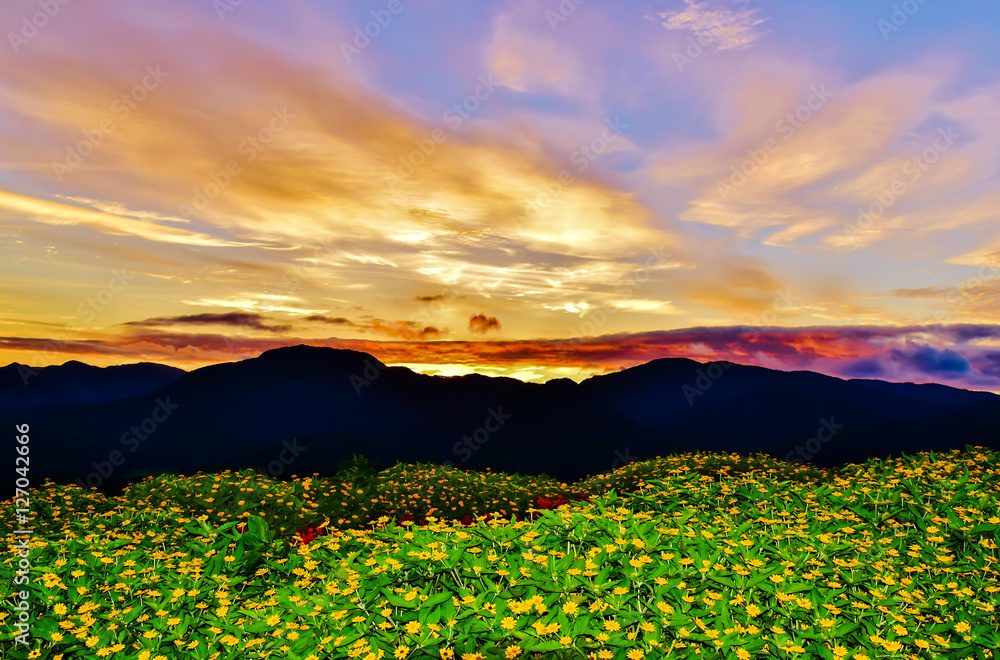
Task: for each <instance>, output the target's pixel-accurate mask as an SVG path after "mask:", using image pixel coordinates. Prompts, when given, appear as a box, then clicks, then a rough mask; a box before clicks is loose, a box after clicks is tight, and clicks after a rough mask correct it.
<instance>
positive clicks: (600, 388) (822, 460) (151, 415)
mask: <svg viewBox="0 0 1000 660" xmlns="http://www.w3.org/2000/svg"><path fill="white" fill-rule="evenodd" d="M16 366H19V365H10V366H8V367H4V368H3V369H0V374H2V376H0V392H2V393H3V404H2V406H0V419H2V420H3V421H4V423H5V424H7V425H8V428H9V426H12V425H14V424H24V423H27V424H29V425H30V434H29V435H30V438H31V439H30V444H31V479H32V484H33V485H37V484H40V483H41V481H42V479H43V478H44V477H52V478H53V479H56V480H57V481H63V482H66V481H75V480H79V482H82V483H87V484H89V485H91V486H94V487H98V488H101V489H102V490H103V489H106V488H108V487H112V488H113V487H114V485H115V484H120V483H123V482H124V481H126V480H129V479H135V478H138V477H139V476H142V475H146V474H157V473H161V472H176V473H184V474H191V473H193V472H196V471H199V470H201V471H216V470H222V469H241V468H254V469H258V470H264V471H268V472H269V473H271V474H272V475H274V476H279V477H287V476H290V475H292V474H297V475H310V474H313V473H319V474H321V475H330V474H333V471H334V468H335V466H336V465H337V464H338V463H340V462H341V461H344V460H346V459H348V458H350V457H351V456H352V455H353V454H355V453H358V454H363V455H365V456H367V457H369V458H371V459H373V460H375V461H377V462H378V463H379V464H380V465H381V466H383V467H388V466H390V465H392V464H393V463H395V462H397V461H403V462H415V461H419V462H433V463H445V462H450V463H451V464H453V465H455V466H457V467H460V468H466V469H476V470H482V469H485V468H487V467H489V468H492V469H493V470H496V471H505V472H509V473H513V472H518V473H520V474H542V473H544V474H548V475H550V476H552V477H556V478H558V479H560V480H564V481H568V482H569V481H574V480H576V479H579V478H582V477H585V476H588V475H592V474H602V473H606V472H610V471H611V470H613V469H615V468H617V467H620V466H621V465H623V464H624V463H625V462H628V461H631V460H642V459H647V458H652V457H654V456H659V455H666V454H669V453H675V452H694V451H714V452H737V453H740V454H744V455H745V454H750V453H755V452H763V453H767V454H770V455H771V456H774V457H776V458H778V459H781V460H794V461H798V462H811V463H813V464H816V465H820V466H832V465H842V464H844V463H848V462H851V463H857V462H863V461H865V460H867V459H868V458H875V457H886V456H891V455H898V454H899V453H900V452H906V453H908V454H912V453H916V452H919V451H927V450H934V451H945V450H949V449H954V448H959V449H961V448H964V447H965V446H966V445H967V444H975V445H983V446H990V447H997V446H998V438H1000V396H997V395H995V394H991V393H986V392H971V391H967V390H961V389H956V388H950V387H946V386H943V385H915V384H912V383H889V382H883V381H874V380H865V379H853V380H843V379H840V378H835V377H832V376H825V375H821V374H817V373H813V372H806V371H793V372H784V371H776V370H772V369H766V368H763V367H754V366H744V365H738V364H734V363H731V362H710V363H705V364H702V363H699V362H695V361H693V360H689V359H685V358H664V359H659V360H654V361H652V362H649V363H646V364H643V365H639V366H636V367H632V368H629V369H623V370H621V371H618V372H615V373H610V374H605V375H600V376H593V377H591V378H588V379H586V380H584V381H583V382H581V383H579V384H577V383H575V382H573V381H571V380H568V379H557V380H553V381H549V382H547V383H544V384H540V383H525V382H522V381H519V380H516V379H512V378H491V377H486V376H481V375H468V376H460V377H443V376H428V375H423V374H418V373H415V372H413V371H411V370H409V369H407V368H404V367H387V366H386V365H385V364H383V363H381V362H380V361H378V360H377V359H375V358H374V357H372V356H371V355H368V354H366V353H361V352H357V351H351V350H342V349H333V348H325V347H310V346H302V345H300V346H291V347H285V348H279V349H275V350H271V351H267V352H265V353H263V354H261V355H260V356H259V357H256V358H252V359H246V360H242V361H238V362H230V363H224V364H217V365H212V366H209V367H203V368H201V369H196V370H194V371H191V372H182V371H180V370H175V369H171V368H170V367H163V366H161V365H149V364H144V365H130V366H129V367H108V368H105V369H98V368H96V367H87V366H86V365H81V364H79V363H67V364H65V365H62V366H60V367H47V368H45V369H39V370H38V371H39V372H41V373H40V375H38V376H37V377H35V378H33V379H32V380H31V381H30V382H29V384H28V385H27V386H25V385H23V384H21V380H20V377H19V376H18V377H17V378H18V380H17V381H16V383H14V381H12V379H11V374H12V373H13V374H14V375H15V376H16V375H17V374H16V371H17V370H16ZM12 367H15V369H14V370H13V371H12V370H11V369H12ZM43 376H44V379H43ZM12 383H13V384H12ZM14 384H16V385H18V386H20V387H21V388H22V390H23V391H18V390H17V388H16V387H14ZM4 478H8V477H4Z"/></svg>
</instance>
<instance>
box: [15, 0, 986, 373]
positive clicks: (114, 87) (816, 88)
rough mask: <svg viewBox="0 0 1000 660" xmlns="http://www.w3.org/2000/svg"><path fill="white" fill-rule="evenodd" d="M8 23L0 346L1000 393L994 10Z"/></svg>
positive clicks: (263, 15) (51, 355)
mask: <svg viewBox="0 0 1000 660" xmlns="http://www.w3.org/2000/svg"><path fill="white" fill-rule="evenodd" d="M95 5H96V6H95ZM0 28H2V31H3V33H4V34H5V37H4V41H5V43H4V44H0V145H2V146H0V269H2V278H0V364H8V363H11V362H19V363H21V364H27V365H31V366H45V365H50V364H61V363H63V362H66V361H68V360H79V361H81V362H85V363H88V364H93V365H99V366H106V365H112V364H124V363H133V362H160V363H164V364H171V365H174V366H178V367H181V368H184V369H193V368H197V367H200V366H204V365H208V364H214V363H218V362H228V361H233V360H239V359H246V358H249V357H253V356H256V355H259V354H260V353H261V352H262V351H264V350H268V349H271V348H276V347H279V346H285V345H294V344H302V343H306V344H313V345H321V346H333V347H338V348H351V349H356V350H363V351H367V352H369V353H371V354H372V355H374V356H375V357H377V358H379V359H380V360H382V361H383V362H385V363H386V364H399V365H405V366H408V367H410V368H413V369H415V370H417V371H421V372H424V373H436V374H443V375H456V374H463V373H470V372H478V373H483V374H487V375H495V376H496V375H504V376H512V377H515V378H520V379H522V380H528V381H545V380H548V379H552V378H559V377H568V378H572V379H574V380H581V379H583V378H586V377H588V376H590V375H593V374H599V373H605V372H609V371H614V370H618V369H621V368H625V367H628V366H632V365H636V364H640V363H643V362H647V361H649V360H652V359H656V358H663V357H688V358H692V359H696V360H699V361H703V362H704V361H709V360H730V361H733V362H737V363H741V364H753V365H760V366H765V367H770V368H775V369H783V370H810V371H818V372H821V373H825V374H829V375H833V376H839V377H843V378H880V379H884V380H892V381H901V382H938V383H944V384H948V385H953V386H956V387H964V388H969V389H977V390H990V391H997V392H1000V223H998V220H1000V210H998V209H1000V186H998V185H997V184H998V166H1000V66H998V65H997V64H996V63H997V62H1000V5H998V4H997V3H992V2H981V1H980V2H951V3H946V2H944V1H943V0H907V1H906V2H885V1H882V0H847V1H843V0H838V1H837V2H833V1H832V0H831V1H821V2H811V3H802V2H798V1H793V0H780V1H778V0H775V1H771V2H765V1H758V0H717V1H710V0H706V1H705V2H696V1H694V0H663V1H660V2H654V1H649V2H631V1H627V0H623V1H620V2H607V1H602V0H562V2H557V1H556V0H510V1H493V2H475V3H472V2H470V3H455V2H445V1H443V0H375V1H372V2H355V1H351V2H347V1H339V2H320V1H312V2H304V1H297V0H291V1H290V2H286V3H265V2H261V1H260V0H242V2H238V1H237V0H214V1H213V0H178V1H177V2H171V3H128V2H124V1H121V0H108V1H106V2H101V3H94V4H85V3H82V2H72V1H69V0H67V2H65V4H63V3H62V2H55V1H53V2H51V3H46V2H37V1H35V2H28V1H22V0H10V1H8V2H5V3H4V4H3V6H2V7H0Z"/></svg>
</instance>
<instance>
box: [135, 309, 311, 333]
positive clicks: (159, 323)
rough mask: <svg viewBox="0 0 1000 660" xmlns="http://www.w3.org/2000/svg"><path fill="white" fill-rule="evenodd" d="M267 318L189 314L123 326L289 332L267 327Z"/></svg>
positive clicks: (245, 314) (239, 313)
mask: <svg viewBox="0 0 1000 660" xmlns="http://www.w3.org/2000/svg"><path fill="white" fill-rule="evenodd" d="M266 320H267V319H266V317H264V316H263V315H262V314H252V313H246V312H226V313H224V314H210V313H209V314H189V315H186V316H159V317H156V318H151V319H146V320H144V321H128V322H126V323H123V324H122V325H130V326H137V327H141V328H150V327H164V326H172V325H231V326H237V327H242V328H249V329H252V330H266V331H267V332H287V331H288V330H291V328H292V326H290V325H266V324H265V323H264V321H266Z"/></svg>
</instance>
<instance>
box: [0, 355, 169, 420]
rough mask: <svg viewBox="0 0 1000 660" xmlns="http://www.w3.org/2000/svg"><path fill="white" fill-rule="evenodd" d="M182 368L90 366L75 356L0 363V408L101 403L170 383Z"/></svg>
mask: <svg viewBox="0 0 1000 660" xmlns="http://www.w3.org/2000/svg"><path fill="white" fill-rule="evenodd" d="M184 373H185V372H184V371H183V370H182V369H177V368H175V367H168V366H165V365H162V364H152V363H149V362H142V363H139V364H124V365H120V366H115V367H104V368H101V367H92V366H90V365H87V364H84V363H82V362H77V361H76V360H71V361H69V362H66V363H65V364H61V365H57V366H51V367H30V366H27V365H23V364H18V363H17V362H14V363H11V364H8V365H7V366H6V367H0V411H3V410H23V409H25V408H34V407H35V406H41V405H45V404H48V403H104V402H106V401H114V400H115V399H123V398H125V397H128V396H134V395H136V394H145V393H146V392H152V391H153V390H156V389H159V388H161V387H164V386H165V385H170V384H171V383H173V382H175V381H176V380H177V379H178V378H180V377H181V376H183V375H184Z"/></svg>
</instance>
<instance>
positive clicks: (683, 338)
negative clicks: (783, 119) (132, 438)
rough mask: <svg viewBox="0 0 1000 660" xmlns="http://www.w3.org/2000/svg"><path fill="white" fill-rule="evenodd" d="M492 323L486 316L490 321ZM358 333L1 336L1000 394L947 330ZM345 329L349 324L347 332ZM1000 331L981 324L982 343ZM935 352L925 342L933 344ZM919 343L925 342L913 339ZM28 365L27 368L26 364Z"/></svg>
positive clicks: (207, 355) (120, 351) (987, 368)
mask: <svg viewBox="0 0 1000 660" xmlns="http://www.w3.org/2000/svg"><path fill="white" fill-rule="evenodd" d="M483 316H485V315H483ZM365 323H366V324H367V325H362V326H361V327H360V328H358V330H359V331H360V332H366V333H371V334H379V335H383V336H385V337H388V339H382V338H371V339H364V338H361V339H341V338H337V337H328V338H325V339H318V338H308V339H307V338H301V337H295V338H292V337H288V336H280V337H277V336H258V337H231V336H226V335H221V334H184V333H174V332H170V331H168V330H166V329H164V330H163V331H159V330H156V329H153V330H151V331H149V332H145V333H144V334H130V335H125V336H118V337H107V338H105V339H86V340H84V339H80V338H78V335H76V334H74V333H65V334H63V335H59V336H61V337H63V338H62V339H52V338H30V337H0V349H11V350H21V351H35V355H36V356H37V358H36V359H33V360H31V362H30V363H31V364H36V365H38V366H44V365H45V364H61V363H62V362H64V361H65V359H66V357H67V356H73V357H76V358H77V359H81V360H86V356H87V355H91V356H93V357H95V358H98V357H100V358H102V359H106V358H107V357H108V356H109V355H113V356H120V357H122V358H123V360H124V359H128V360H129V361H160V362H163V363H166V364H174V365H176V366H181V367H190V366H191V365H193V364H197V365H199V366H200V365H201V364H211V363H215V362H227V361H231V360H235V359H239V358H241V357H252V356H254V355H259V354H260V353H261V352H263V351H266V350H269V349H272V348H278V347H281V346H288V345H295V344H302V343H305V344H310V345H314V346H330V347H332V348H349V349H353V350H357V351H364V352H366V353H370V354H371V355H373V356H375V357H376V358H378V359H379V360H381V361H382V362H384V363H385V364H399V363H420V364H425V365H432V364H464V365H470V366H477V365H481V366H483V367H515V366H517V367H520V366H530V367H533V368H536V369H540V370H545V369H546V368H548V367H560V368H577V369H582V370H591V371H594V370H596V371H602V370H603V371H605V372H610V371H615V370H618V369H622V368H625V367H631V366H635V365H638V364H643V363H645V362H649V361H650V360H656V359H659V358H666V357H683V358H689V359H693V360H698V361H708V360H728V361H730V362H734V363H737V364H746V365H754V366H762V367H768V368H771V369H781V370H786V371H799V370H807V371H815V372H818V373H822V374H827V375H830V376H837V377H840V378H859V377H860V378H880V379H884V380H888V381H895V382H919V383H928V382H940V383H945V384H948V385H951V386H953V387H964V388H967V389H971V390H993V391H998V392H1000V351H997V349H996V348H995V347H990V348H987V347H984V346H979V345H976V344H975V343H962V342H956V341H954V340H953V339H952V338H951V336H950V335H951V334H952V333H950V332H949V328H947V327H945V328H941V329H939V330H938V331H929V330H928V328H926V327H921V326H910V327H902V328H900V327H877V326H852V327H843V326H831V327H808V328H762V329H760V330H759V331H758V332H756V333H754V332H747V331H746V330H745V329H743V328H740V327H715V328H682V329H677V330H663V331H657V332H644V333H622V334H614V335H602V336H598V337H578V338H573V339H562V340H560V339H545V340H530V339H525V340H517V341H511V340H502V339H493V340H486V339H483V340H478V341H431V340H433V339H435V338H438V337H440V336H442V335H446V334H447V332H448V331H447V329H438V328H435V327H433V326H423V325H420V324H418V323H414V322H412V321H385V320H383V319H366V320H365ZM345 327H346V326H345ZM998 330H1000V326H981V327H980V330H979V332H977V333H972V332H966V331H965V330H963V331H962V333H961V334H964V335H970V334H976V335H982V334H990V333H992V332H994V331H998ZM928 335H930V336H932V337H934V338H935V339H934V340H935V342H936V344H937V345H936V346H929V345H927V344H926V343H924V341H923V340H924V339H925V338H926V337H927V336H928ZM917 337H919V338H920V339H921V340H922V341H920V342H919V343H918V342H916V341H914V338H917ZM21 361H22V362H23V361H24V360H21Z"/></svg>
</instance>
